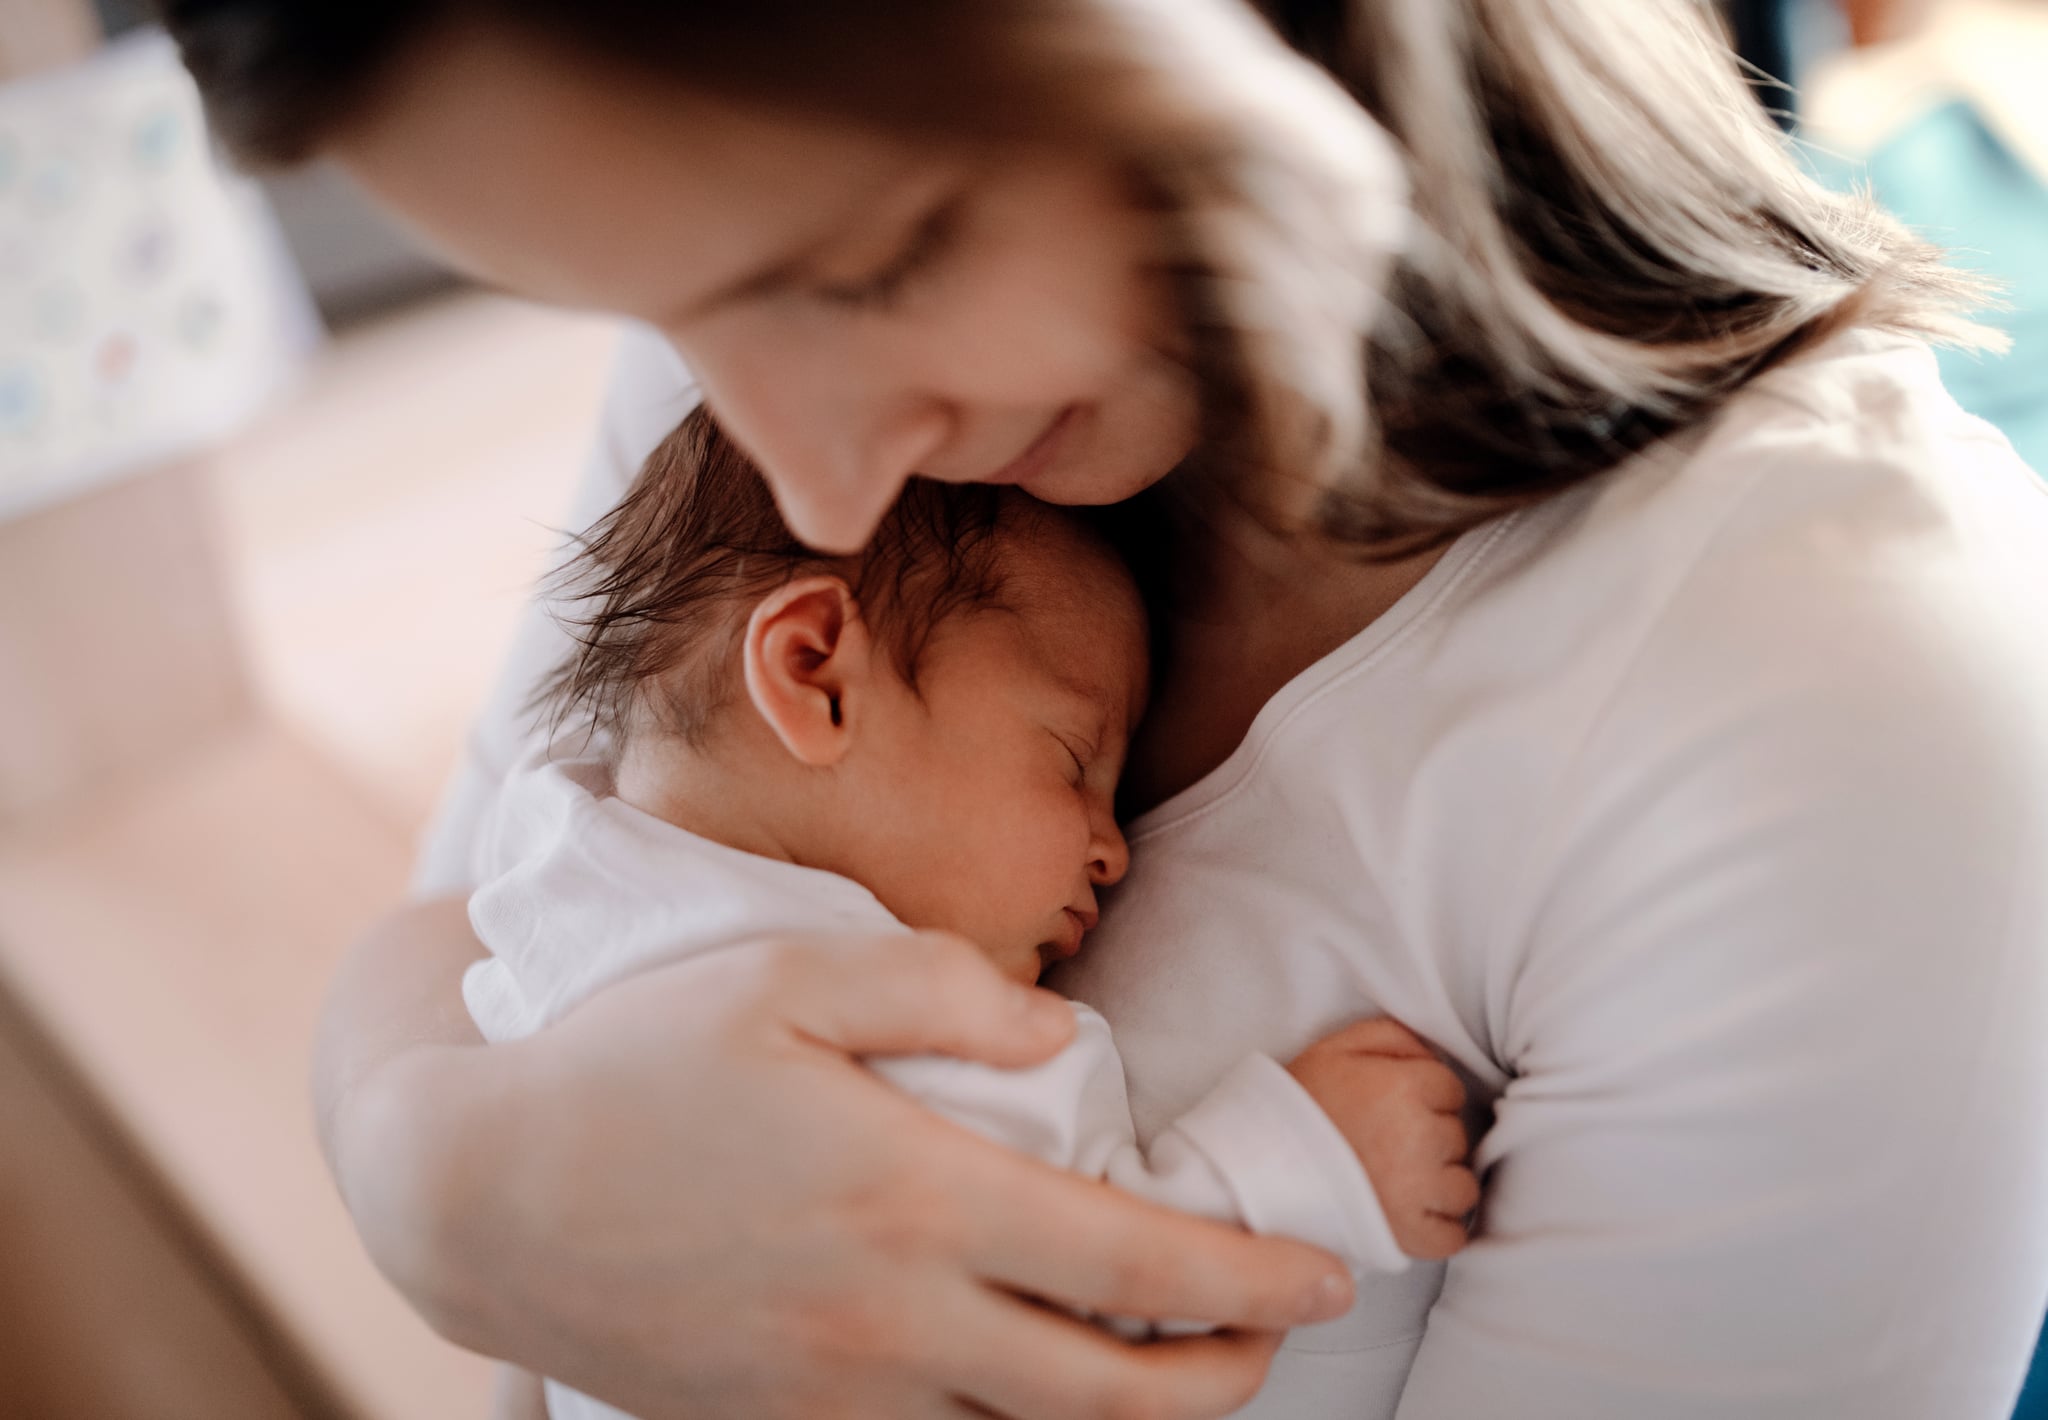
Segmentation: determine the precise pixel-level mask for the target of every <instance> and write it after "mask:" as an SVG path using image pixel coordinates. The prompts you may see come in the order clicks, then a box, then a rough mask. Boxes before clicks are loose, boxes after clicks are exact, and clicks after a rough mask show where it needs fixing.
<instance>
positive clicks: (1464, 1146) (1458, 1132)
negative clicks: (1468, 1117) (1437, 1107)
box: [1422, 1114, 1472, 1164]
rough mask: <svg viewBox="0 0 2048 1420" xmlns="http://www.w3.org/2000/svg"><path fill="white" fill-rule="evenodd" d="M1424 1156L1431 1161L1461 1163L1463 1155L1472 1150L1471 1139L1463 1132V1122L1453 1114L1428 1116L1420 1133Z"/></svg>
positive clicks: (1463, 1158) (1463, 1159)
mask: <svg viewBox="0 0 2048 1420" xmlns="http://www.w3.org/2000/svg"><path fill="white" fill-rule="evenodd" d="M1422 1140H1423V1146H1424V1149H1425V1152H1426V1156H1427V1157H1428V1158H1429V1160H1430V1162H1432V1163H1439V1164H1451V1163H1463V1162H1464V1161H1465V1156H1466V1155H1467V1154H1469V1153H1470V1152H1472V1140H1471V1138H1470V1136H1469V1135H1467V1134H1466V1133H1465V1122H1464V1121H1463V1120H1461V1119H1459V1118H1458V1116H1456V1115H1455V1114H1438V1115H1432V1116H1431V1117H1430V1120H1429V1123H1428V1124H1427V1125H1426V1126H1424V1132H1423V1135H1422Z"/></svg>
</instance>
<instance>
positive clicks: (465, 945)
mask: <svg viewBox="0 0 2048 1420" xmlns="http://www.w3.org/2000/svg"><path fill="white" fill-rule="evenodd" d="M482 955H483V947H482V946H481V945H480V944H479V943H478V942H477V939H476V934H475V933H474V932H472V931H471V930H470V926H469V916H468V913H467V910H466V908H465V905H464V903H463V902H462V900H461V899H459V898H452V897H451V898H437V899H432V900H429V901H425V902H417V903H408V904H407V905H405V906H404V907H401V908H399V909H397V910H396V911H394V912H392V913H390V914H389V915H388V916H386V917H384V918H383V919H382V920H380V921H379V922H378V923H377V924H376V925H375V926H374V927H372V928H371V929H370V930H369V932H367V933H366V934H364V936H363V937H362V939H361V940H360V941H358V942H357V943H356V945H355V947H354V948H353V949H352V950H351V951H350V952H349V954H348V957H347V959H346V960H345V961H343V963H342V967H341V970H340V972H339V973H338V974H337V975H336V976H335V979H334V983H333V984H332V985H331V986H330V987H329V988H328V991H327V1000H326V1003H325V1005H324V1006H323V1008H322V1010H321V1015H320V1033H319V1037H318V1040H317V1041H316V1043H315V1045H314V1050H313V1108H314V1114H315V1120H316V1122H317V1124H318V1127H319V1131H320V1147H321V1148H322V1149H323V1150H324V1151H325V1152H326V1155H327V1164H328V1167H329V1168H330V1169H333V1170H335V1172H336V1174H337V1176H339V1175H340V1173H341V1163H342V1160H341V1157H340V1151H341V1145H342V1142H343V1141H342V1138H341V1125H342V1120H343V1116H344V1115H345V1113H346V1111H347V1107H348V1103H349V1100H350V1098H351V1097H352V1096H353V1095H354V1094H355V1092H356V1091H357V1090H358V1089H359V1088H360V1087H361V1085H362V1084H363V1082H364V1081H365V1080H366V1079H368V1078H369V1077H371V1076H373V1075H375V1074H376V1073H377V1072H378V1071H379V1070H381V1069H383V1068H384V1067H386V1066H388V1065H390V1064H391V1063H392V1062H393V1061H394V1060H395V1059H397V1058H398V1057H400V1056H402V1055H404V1054H406V1053H407V1052H408V1051H411V1050H413V1049H415V1048H416V1047H420V1046H464V1045H481V1044H482V1043H483V1037H481V1036H480V1035H478V1034H477V1030H476V1026H475V1025H474V1024H472V1023H471V1021H470V1019H469V1013H468V1012H467V1011H466V1010H464V1009H463V1005H462V973H463V972H464V971H465V970H466V969H467V968H468V967H469V964H470V963H471V962H473V961H476V960H477V959H478V958H479V957H481V956H482ZM342 1181H343V1182H344V1183H345V1182H346V1180H345V1179H344V1180H342Z"/></svg>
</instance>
